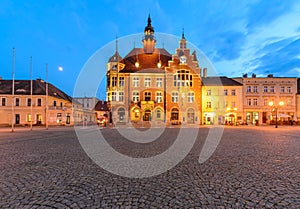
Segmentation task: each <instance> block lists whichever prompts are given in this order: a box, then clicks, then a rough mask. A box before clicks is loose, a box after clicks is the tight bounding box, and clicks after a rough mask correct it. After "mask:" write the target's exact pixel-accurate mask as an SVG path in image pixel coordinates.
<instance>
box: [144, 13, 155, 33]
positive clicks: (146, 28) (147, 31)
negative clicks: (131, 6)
mask: <svg viewBox="0 0 300 209" xmlns="http://www.w3.org/2000/svg"><path fill="white" fill-rule="evenodd" d="M144 32H145V33H154V28H153V27H152V25H151V17H150V14H149V16H148V24H147V26H146V27H145V30H144Z"/></svg>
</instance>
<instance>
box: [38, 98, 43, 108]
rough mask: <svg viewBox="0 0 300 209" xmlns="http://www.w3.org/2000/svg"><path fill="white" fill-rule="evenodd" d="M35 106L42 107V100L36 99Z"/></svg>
mask: <svg viewBox="0 0 300 209" xmlns="http://www.w3.org/2000/svg"><path fill="white" fill-rule="evenodd" d="M37 106H39V107H40V106H42V99H41V98H38V99H37Z"/></svg>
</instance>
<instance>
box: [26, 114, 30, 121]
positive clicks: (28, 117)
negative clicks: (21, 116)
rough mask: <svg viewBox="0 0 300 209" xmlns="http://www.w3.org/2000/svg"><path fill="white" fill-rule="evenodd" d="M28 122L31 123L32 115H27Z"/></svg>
mask: <svg viewBox="0 0 300 209" xmlns="http://www.w3.org/2000/svg"><path fill="white" fill-rule="evenodd" d="M26 121H27V122H31V114H27V116H26Z"/></svg>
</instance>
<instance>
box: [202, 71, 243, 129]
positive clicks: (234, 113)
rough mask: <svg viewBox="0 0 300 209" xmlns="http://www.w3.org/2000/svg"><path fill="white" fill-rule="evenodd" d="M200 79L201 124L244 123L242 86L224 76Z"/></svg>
mask: <svg viewBox="0 0 300 209" xmlns="http://www.w3.org/2000/svg"><path fill="white" fill-rule="evenodd" d="M205 71H206V69H204V73H203V78H202V82H203V85H202V115H203V124H206V125H209V124H228V125H236V124H241V123H243V121H244V116H243V103H242V102H241V101H242V100H243V84H241V83H239V82H237V81H235V80H233V79H231V78H227V77H225V76H220V77H206V72H205Z"/></svg>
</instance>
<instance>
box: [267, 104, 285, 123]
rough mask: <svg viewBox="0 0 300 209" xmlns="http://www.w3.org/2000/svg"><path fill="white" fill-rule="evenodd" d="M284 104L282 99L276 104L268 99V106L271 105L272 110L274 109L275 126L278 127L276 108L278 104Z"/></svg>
mask: <svg viewBox="0 0 300 209" xmlns="http://www.w3.org/2000/svg"><path fill="white" fill-rule="evenodd" d="M283 105H284V102H283V101H280V102H279V103H278V105H275V104H274V102H273V101H270V102H269V106H271V107H273V108H274V110H275V128H278V122H277V117H278V116H277V110H278V107H280V106H283Z"/></svg>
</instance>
